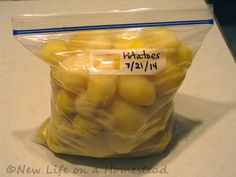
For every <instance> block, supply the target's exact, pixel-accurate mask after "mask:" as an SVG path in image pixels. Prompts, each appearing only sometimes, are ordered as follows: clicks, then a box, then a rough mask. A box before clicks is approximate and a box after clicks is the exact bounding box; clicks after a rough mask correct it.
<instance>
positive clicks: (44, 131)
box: [37, 118, 50, 144]
mask: <svg viewBox="0 0 236 177" xmlns="http://www.w3.org/2000/svg"><path fill="white" fill-rule="evenodd" d="M49 122H50V118H48V119H47V120H45V121H44V122H43V124H42V125H41V127H40V128H39V130H38V133H37V137H38V140H39V142H40V143H42V144H44V143H45V142H46V140H45V138H46V134H47V129H48V124H49Z"/></svg>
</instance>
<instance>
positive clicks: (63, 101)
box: [55, 89, 75, 114]
mask: <svg viewBox="0 0 236 177" xmlns="http://www.w3.org/2000/svg"><path fill="white" fill-rule="evenodd" d="M55 104H56V106H57V109H58V111H59V112H61V113H65V114H69V113H74V112H75V95H74V94H73V93H71V92H68V91H66V90H64V89H62V90H60V92H59V93H58V95H57V97H56V100H55Z"/></svg>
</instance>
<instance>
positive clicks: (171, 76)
mask: <svg viewBox="0 0 236 177" xmlns="http://www.w3.org/2000/svg"><path fill="white" fill-rule="evenodd" d="M151 78H152V79H154V84H155V87H156V91H157V93H158V94H159V95H163V94H168V93H170V92H173V91H176V90H177V89H178V87H179V86H180V85H181V83H182V81H183V80H184V78H185V71H184V70H183V69H182V68H181V67H180V66H179V65H178V64H176V63H175V62H173V61H171V60H169V61H167V65H166V68H165V69H164V70H163V71H162V72H160V73H157V74H156V75H153V76H151Z"/></svg>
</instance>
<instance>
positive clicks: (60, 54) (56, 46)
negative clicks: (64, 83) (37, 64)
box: [39, 39, 68, 65]
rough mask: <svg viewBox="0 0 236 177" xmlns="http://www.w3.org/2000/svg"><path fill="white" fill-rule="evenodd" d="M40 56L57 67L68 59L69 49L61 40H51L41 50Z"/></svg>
mask: <svg viewBox="0 0 236 177" xmlns="http://www.w3.org/2000/svg"><path fill="white" fill-rule="evenodd" d="M39 56H40V57H41V58H42V59H43V60H44V61H45V62H47V63H49V64H51V65H55V64H57V63H60V62H61V61H63V60H64V59H65V58H66V57H68V48H67V44H66V43H65V41H63V40H61V39H49V40H48V41H47V42H46V43H44V44H42V46H41V48H40V49H39Z"/></svg>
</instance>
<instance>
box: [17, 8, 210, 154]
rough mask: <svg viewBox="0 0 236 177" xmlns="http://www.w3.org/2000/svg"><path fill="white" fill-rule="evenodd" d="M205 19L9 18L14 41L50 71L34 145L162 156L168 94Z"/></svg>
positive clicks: (201, 13)
mask: <svg viewBox="0 0 236 177" xmlns="http://www.w3.org/2000/svg"><path fill="white" fill-rule="evenodd" d="M211 18H212V13H211V9H191V10H189V9H188V10H178V11H177V10H173V11H171V10H169V11H155V10H145V11H142V10H141V11H139V10H138V11H132V10H130V11H125V12H123V11H115V12H99V13H95V12H94V13H85V14H76V15H23V16H18V17H14V18H13V28H14V30H13V34H14V35H15V37H16V38H17V39H18V40H19V41H20V42H21V43H22V44H23V45H24V46H25V47H26V48H28V49H29V50H30V51H31V52H32V53H34V54H35V55H36V56H38V57H39V58H40V59H41V60H43V61H45V62H46V63H47V64H48V65H49V66H50V68H51V73H50V77H51V87H52V99H51V116H50V117H49V118H48V119H47V120H46V121H45V122H44V123H43V125H42V126H41V128H40V129H39V131H38V140H39V142H40V143H41V144H44V145H45V146H47V147H48V148H49V149H50V150H52V151H53V152H55V153H65V154H74V155H82V156H91V157H127V156H146V155H151V154H156V153H159V152H161V151H163V150H164V149H165V147H166V146H167V145H168V143H169V142H170V140H171V137H172V134H173V125H174V121H175V120H174V114H173V112H174V104H173V97H174V95H175V93H176V91H177V90H178V88H179V87H180V85H181V83H182V82H183V80H184V78H185V75H186V71H187V69H188V68H189V67H190V65H191V63H192V59H193V57H194V55H195V53H196V52H197V50H198V48H199V46H200V45H201V42H202V40H203V38H204V36H205V35H206V33H207V31H208V30H209V29H210V27H211V26H212V23H213V22H212V19H211Z"/></svg>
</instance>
